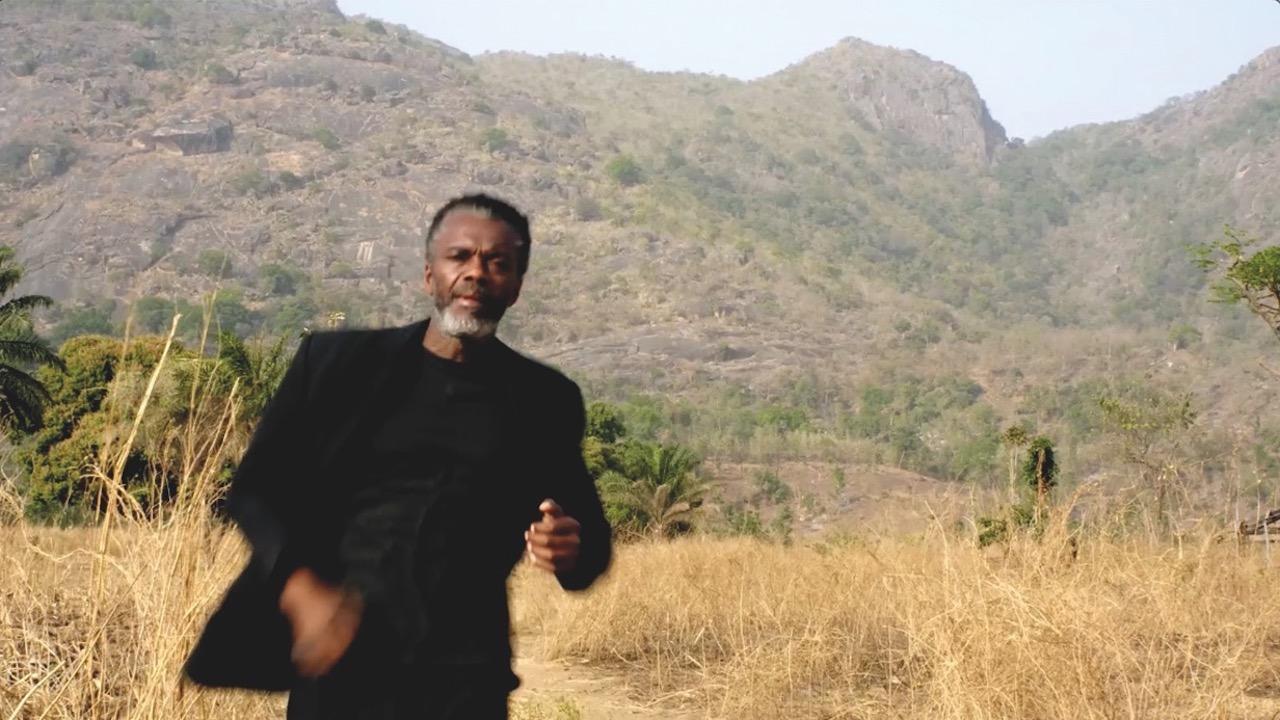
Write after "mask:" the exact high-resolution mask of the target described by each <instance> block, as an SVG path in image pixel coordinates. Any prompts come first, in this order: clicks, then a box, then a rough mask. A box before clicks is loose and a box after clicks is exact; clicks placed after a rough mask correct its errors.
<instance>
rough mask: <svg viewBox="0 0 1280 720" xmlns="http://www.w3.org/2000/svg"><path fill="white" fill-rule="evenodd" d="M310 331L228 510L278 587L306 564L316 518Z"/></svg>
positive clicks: (252, 444) (254, 562) (253, 444)
mask: <svg viewBox="0 0 1280 720" xmlns="http://www.w3.org/2000/svg"><path fill="white" fill-rule="evenodd" d="M311 339H312V336H311V335H307V336H306V337H304V338H303V340H302V342H301V343H300V344H299V346H298V350H297V352H296V353H295V354H294V356H293V360H292V362H291V363H290V364H289V368H288V370H286V371H285V374H284V378H283V379H282V380H281V381H280V386H279V388H278V389H277V390H276V393H275V395H274V396H273V397H272V398H271V402H270V403H268V405H267V407H266V410H265V411H264V412H263V414H262V418H261V420H259V422H258V426H257V428H256V429H255V430H254V433H253V437H252V439H251V440H250V441H249V448H248V450H246V451H245V454H244V457H242V458H241V460H240V464H239V466H238V467H237V469H236V472H235V474H234V476H233V477H232V479H231V490H230V492H229V493H228V497H227V511H228V513H229V514H230V515H231V517H232V519H234V520H235V521H236V524H237V525H239V527H240V529H241V531H242V532H244V534H245V537H246V538H247V539H248V541H249V544H250V545H251V546H252V548H253V557H252V559H251V561H250V564H251V566H252V567H254V568H256V570H257V572H258V573H259V574H260V577H261V579H262V580H264V581H265V582H266V583H267V585H268V587H270V588H272V589H273V590H274V591H275V592H277V593H278V592H279V590H280V589H281V588H282V587H283V586H284V582H285V580H286V579H288V577H289V575H290V574H292V572H293V571H294V570H295V569H297V568H299V567H301V566H303V565H306V564H307V558H306V548H307V547H308V546H309V543H308V542H307V537H308V535H309V533H310V530H309V529H308V525H309V522H308V521H309V520H311V519H313V518H314V514H313V512H312V510H313V509H312V508H310V507H309V505H310V495H311V493H308V492H305V491H304V484H305V482H306V480H307V477H308V475H309V472H308V469H307V464H306V463H307V459H308V458H309V456H310V453H309V452H308V450H307V449H306V442H305V441H306V437H307V432H306V427H307V426H308V424H307V418H308V407H307V394H308V392H307V391H308V384H309V368H308V353H309V351H310V349H311Z"/></svg>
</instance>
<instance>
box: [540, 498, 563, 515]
mask: <svg viewBox="0 0 1280 720" xmlns="http://www.w3.org/2000/svg"><path fill="white" fill-rule="evenodd" d="M538 511H539V512H541V513H542V514H543V515H544V516H550V517H553V518H558V517H562V516H563V515H564V509H563V508H561V507H560V504H559V503H557V502H556V501H555V500H552V499H551V498H547V499H546V500H543V501H542V504H541V505H539V506H538Z"/></svg>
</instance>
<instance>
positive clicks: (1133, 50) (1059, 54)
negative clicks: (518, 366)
mask: <svg viewBox="0 0 1280 720" xmlns="http://www.w3.org/2000/svg"><path fill="white" fill-rule="evenodd" d="M339 5H340V6H341V7H342V10H343V11H344V12H345V13H347V14H348V15H357V14H365V15H369V16H371V17H376V18H380V19H384V20H390V21H393V22H398V23H403V24H405V25H407V26H409V27H411V28H413V29H414V30H417V31H419V32H421V33H423V34H424V35H427V36H428V37H432V38H435V39H437V40H441V41H443V42H445V43H448V44H449V45H452V46H454V47H456V48H459V49H461V50H464V51H466V52H468V53H473V54H476V53H481V52H485V51H490V50H522V51H525V52H532V53H537V54H546V53H553V52H564V51H573V52H581V53H587V54H599V55H610V56H614V57H620V58H624V59H626V60H630V61H632V62H634V63H635V64H636V65H637V66H639V67H642V68H645V69H649V70H692V71H696V72H711V73H721V74H724V75H730V76H733V77H738V78H743V79H750V78H755V77H760V76H761V75H767V74H769V73H772V72H774V71H777V70H780V69H782V68H783V67H786V66H787V65H789V64H791V63H794V62H797V61H799V60H801V59H802V58H804V57H805V56H807V55H810V54H812V53H814V52H817V51H819V50H822V49H823V48H827V47H830V46H831V45H833V44H835V42H836V41H837V40H839V39H840V38H842V37H846V36H850V35H852V36H856V37H860V38H862V39H864V40H868V41H871V42H874V43H877V44H881V45H891V46H895V47H902V48H910V49H913V50H918V51H920V52H922V53H924V54H925V55H928V56H929V57H931V58H934V59H936V60H942V61H944V62H947V63H950V64H952V65H955V66H956V67H958V68H960V69H961V70H964V71H965V72H967V73H969V74H970V75H971V76H972V77H973V79H974V81H975V82H976V83H977V85H978V89H979V90H980V91H981V92H982V95H983V97H984V98H985V99H986V101H987V104H988V106H989V107H990V108H991V113H992V114H993V115H994V116H995V118H996V119H997V120H999V121H1000V122H1001V123H1003V124H1004V126H1005V128H1006V129H1007V130H1008V132H1009V135H1011V136H1022V137H1026V138H1031V137H1035V136H1039V135H1044V134H1046V133H1048V132H1050V131H1052V130H1056V129H1059V128H1062V127H1066V126H1069V125H1074V124H1078V123H1082V122H1097V121H1105V120H1117V119H1121V118H1126V117H1132V116H1134V115H1138V114H1140V113H1143V112H1145V111H1147V110H1150V109H1152V108H1154V107H1156V106H1157V105H1159V104H1160V103H1162V102H1164V101H1165V100H1166V99H1167V98H1169V97H1172V96H1175V95H1183V94H1186V93H1188V92H1193V91H1196V90H1202V89H1206V88H1208V87H1211V86H1213V85H1215V84H1217V83H1219V82H1221V81H1222V80H1223V79H1225V78H1226V77H1227V76H1228V75H1230V74H1231V73H1233V72H1235V71H1236V70H1237V69H1239V67H1240V66H1241V65H1243V64H1244V63H1246V62H1247V61H1249V60H1250V59H1252V58H1253V57H1255V56H1257V55H1258V54H1259V53H1261V52H1262V51H1263V50H1266V49H1267V48H1268V47H1272V46H1275V45H1280V2H1277V1H1276V0H1165V1H1164V2H1156V1H1154V0H873V1H866V2H860V1H858V0H843V1H841V0H782V1H773V2H766V1H765V0H489V1H488V2H484V3H478V2H477V3H468V2H461V1H459V0H453V1H452V2H440V1H438V0H425V1H424V0H339Z"/></svg>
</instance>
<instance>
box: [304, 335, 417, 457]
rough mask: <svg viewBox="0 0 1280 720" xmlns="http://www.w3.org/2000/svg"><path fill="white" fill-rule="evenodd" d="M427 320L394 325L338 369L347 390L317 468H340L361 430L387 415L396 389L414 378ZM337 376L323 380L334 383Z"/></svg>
mask: <svg viewBox="0 0 1280 720" xmlns="http://www.w3.org/2000/svg"><path fill="white" fill-rule="evenodd" d="M426 330H427V321H426V320H420V321H418V322H416V323H413V324H411V325H404V326H402V327H398V328H394V329H393V330H392V331H390V332H389V333H387V334H385V335H382V336H380V337H376V339H375V342H374V346H373V347H370V348H369V349H368V350H367V351H365V353H363V354H362V355H361V357H360V358H359V359H358V360H357V361H356V362H352V363H349V365H348V367H346V368H342V369H340V370H339V372H341V373H343V374H345V375H347V376H348V377H347V378H345V383H346V386H347V388H348V392H347V393H345V395H346V399H345V400H344V401H343V402H341V403H340V405H341V406H342V407H341V408H340V411H339V413H340V415H339V417H338V418H337V425H335V426H334V428H333V429H332V430H331V431H330V432H327V433H325V437H324V438H323V439H322V440H321V442H322V443H323V445H322V450H321V452H320V454H319V464H318V465H317V467H318V468H320V470H321V471H322V472H328V471H331V470H333V469H335V468H336V467H337V465H336V464H335V463H336V461H338V460H339V459H340V458H342V457H343V456H344V455H346V454H347V453H349V452H350V451H351V444H352V443H353V442H359V441H360V439H361V438H360V433H362V432H364V431H365V430H367V429H368V428H369V427H370V422H371V421H372V420H374V419H375V418H377V417H381V416H383V415H385V411H386V409H387V404H388V401H389V400H390V399H391V398H392V397H393V395H394V393H395V391H396V390H397V389H403V388H404V387H405V386H406V383H407V382H408V381H409V380H410V379H411V378H412V376H413V372H414V370H415V369H416V368H417V367H418V362H417V361H418V360H420V359H421V356H420V355H421V353H420V349H421V347H422V337H423V334H424V333H425V332H426ZM334 381H335V378H333V377H328V378H324V379H323V380H322V382H326V383H333V382H334Z"/></svg>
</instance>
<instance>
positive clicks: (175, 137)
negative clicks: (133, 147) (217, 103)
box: [147, 118, 232, 155]
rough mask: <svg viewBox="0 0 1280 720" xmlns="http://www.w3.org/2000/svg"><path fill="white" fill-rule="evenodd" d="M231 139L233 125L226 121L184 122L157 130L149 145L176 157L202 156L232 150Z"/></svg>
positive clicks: (149, 138) (151, 135)
mask: <svg viewBox="0 0 1280 720" xmlns="http://www.w3.org/2000/svg"><path fill="white" fill-rule="evenodd" d="M231 137H232V128H231V123H229V122H227V121H226V120H220V119H216V118H215V119H210V120H184V121H181V122H177V123H172V124H168V125H162V126H161V127H158V128H156V129H155V130H154V131H152V133H151V134H150V136H149V137H148V138H147V144H148V145H149V146H150V147H152V148H154V149H156V150H163V151H166V152H170V153H173V154H175V155H201V154H205V153H216V152H226V151H228V150H230V149H231Z"/></svg>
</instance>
